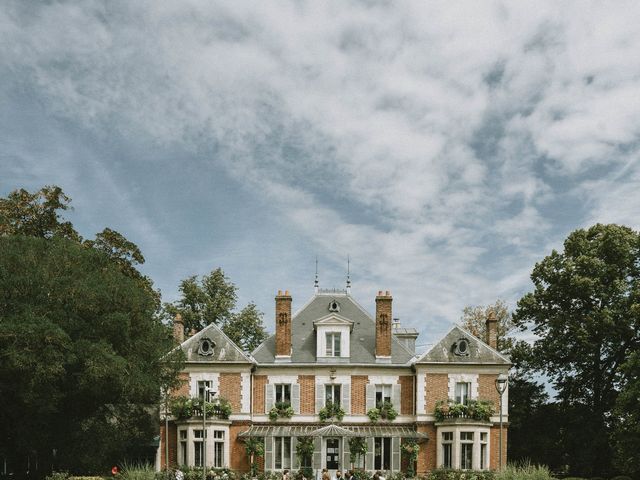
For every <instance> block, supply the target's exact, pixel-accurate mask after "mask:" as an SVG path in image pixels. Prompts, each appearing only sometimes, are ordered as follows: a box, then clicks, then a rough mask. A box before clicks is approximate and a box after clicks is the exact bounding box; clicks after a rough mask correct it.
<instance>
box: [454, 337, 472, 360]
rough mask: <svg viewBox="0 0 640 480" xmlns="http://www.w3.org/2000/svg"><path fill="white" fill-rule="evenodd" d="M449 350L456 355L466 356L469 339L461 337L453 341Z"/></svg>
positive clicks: (468, 349)
mask: <svg viewBox="0 0 640 480" xmlns="http://www.w3.org/2000/svg"><path fill="white" fill-rule="evenodd" d="M451 350H452V351H453V354H454V355H456V356H457V357H468V356H469V353H470V350H471V346H470V345H469V340H467V339H466V338H461V339H459V340H457V341H456V342H453V345H452V346H451Z"/></svg>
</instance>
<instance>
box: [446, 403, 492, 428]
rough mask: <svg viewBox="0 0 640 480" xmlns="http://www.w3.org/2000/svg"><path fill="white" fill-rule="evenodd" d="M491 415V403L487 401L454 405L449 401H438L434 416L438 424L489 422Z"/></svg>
mask: <svg viewBox="0 0 640 480" xmlns="http://www.w3.org/2000/svg"><path fill="white" fill-rule="evenodd" d="M493 413H494V408H493V402H490V401H487V400H469V401H468V402H467V403H456V402H455V401H453V400H451V399H449V400H447V401H444V400H440V401H438V402H437V403H436V409H435V412H434V416H435V417H436V421H438V422H444V421H447V420H452V419H456V420H457V419H468V420H475V421H481V422H489V421H491V415H493Z"/></svg>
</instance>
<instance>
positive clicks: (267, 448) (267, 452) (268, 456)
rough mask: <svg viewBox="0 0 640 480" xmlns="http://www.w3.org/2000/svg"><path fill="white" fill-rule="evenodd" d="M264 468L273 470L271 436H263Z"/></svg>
mask: <svg viewBox="0 0 640 480" xmlns="http://www.w3.org/2000/svg"><path fill="white" fill-rule="evenodd" d="M264 470H265V472H268V471H269V470H273V437H264Z"/></svg>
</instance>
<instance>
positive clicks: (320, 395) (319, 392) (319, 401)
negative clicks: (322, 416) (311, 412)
mask: <svg viewBox="0 0 640 480" xmlns="http://www.w3.org/2000/svg"><path fill="white" fill-rule="evenodd" d="M322 407H324V385H322V384H320V383H316V413H319V412H320V409H321V408H322Z"/></svg>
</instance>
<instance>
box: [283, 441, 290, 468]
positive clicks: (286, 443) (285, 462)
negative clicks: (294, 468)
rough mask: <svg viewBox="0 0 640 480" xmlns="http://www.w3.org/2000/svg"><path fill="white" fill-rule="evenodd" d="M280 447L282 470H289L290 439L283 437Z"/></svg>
mask: <svg viewBox="0 0 640 480" xmlns="http://www.w3.org/2000/svg"><path fill="white" fill-rule="evenodd" d="M282 445H283V448H282V468H291V437H283V438H282Z"/></svg>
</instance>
